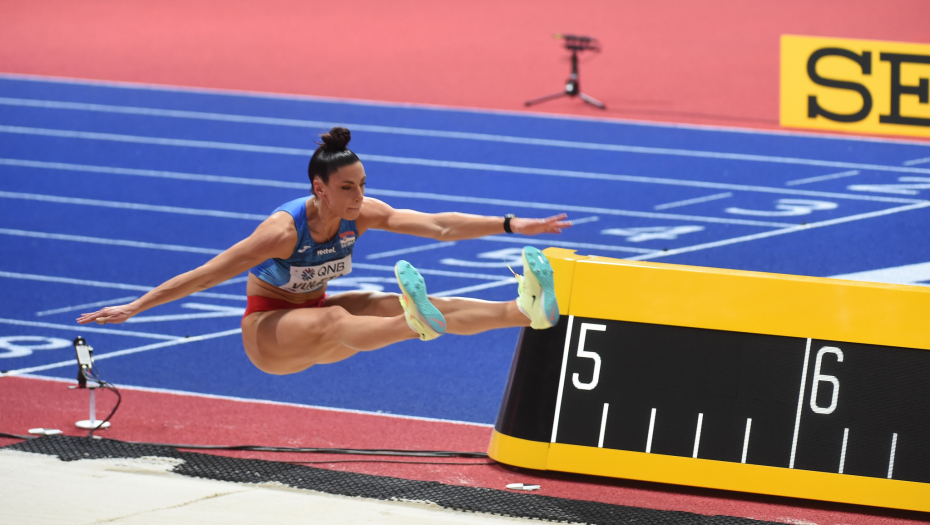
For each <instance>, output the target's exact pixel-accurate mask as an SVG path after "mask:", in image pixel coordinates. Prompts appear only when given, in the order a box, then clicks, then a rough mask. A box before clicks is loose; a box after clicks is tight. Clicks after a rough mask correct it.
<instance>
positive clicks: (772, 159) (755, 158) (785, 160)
mask: <svg viewBox="0 0 930 525" xmlns="http://www.w3.org/2000/svg"><path fill="white" fill-rule="evenodd" d="M2 100H4V101H5V102H0V103H7V104H8V105H16V104H19V105H26V104H28V103H29V102H31V101H30V99H9V98H6V99H2ZM23 101H25V102H23ZM35 102H36V103H38V104H43V103H44V104H49V105H50V104H58V105H60V106H59V107H60V109H85V110H91V111H106V112H116V113H131V114H140V115H146V116H164V117H180V118H194V119H201V120H219V121H226V122H242V123H255V124H271V125H284V126H296V127H303V128H320V129H326V128H329V127H331V126H332V125H335V124H338V123H335V122H323V121H302V120H296V119H279V118H270V117H252V116H246V115H230V114H223V113H204V112H194V111H179V110H161V109H154V108H138V107H131V106H105V105H102V104H80V103H73V102H72V103H69V102H57V101H35ZM65 105H68V106H71V107H64V106H65ZM77 105H81V106H84V107H75V106H77ZM45 107H51V106H45ZM339 125H347V124H345V123H341V124H339ZM348 126H349V127H352V128H353V129H357V130H359V131H368V132H372V133H391V134H398V135H414V136H429V137H442V138H452V139H459V140H477V141H485V142H495V143H509V144H525V145H532V146H548V147H559V148H572V149H585V150H599V151H612V152H618V153H636V154H644V155H666V156H678V157H694V158H705V159H723V160H739V161H750V162H768V163H778V164H794V165H807V166H835V167H848V166H853V165H854V164H853V163H845V162H836V161H824V160H817V159H803V158H795V157H780V156H773V155H751V154H744V153H727V152H718V151H703V150H689V149H681V148H657V147H648V146H630V145H623V144H603V143H594V142H577V141H569V140H557V139H540V138H529V137H515V136H510V135H492V134H487V133H469V132H458V131H440V130H427V129H416V128H400V127H392V126H371V125H365V124H348ZM4 127H6V128H11V129H14V130H21V129H38V128H22V127H20V126H4ZM0 131H3V129H0ZM10 132H12V133H16V132H19V133H26V132H25V131H10ZM102 135H113V134H102ZM76 138H97V137H76ZM103 140H118V139H103ZM163 140H172V139H163ZM197 142H199V141H197ZM166 144H167V143H166ZM168 145H190V144H181V143H178V144H168ZM195 147H202V146H195ZM224 149H225V148H224ZM285 149H288V150H290V149H291V148H285ZM857 166H869V167H868V168H864V169H876V170H879V171H901V170H908V168H898V167H897V166H882V165H871V164H858V165H857Z"/></svg>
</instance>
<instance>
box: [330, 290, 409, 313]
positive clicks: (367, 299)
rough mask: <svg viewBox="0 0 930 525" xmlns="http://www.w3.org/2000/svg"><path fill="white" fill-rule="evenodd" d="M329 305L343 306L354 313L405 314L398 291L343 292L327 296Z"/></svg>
mask: <svg viewBox="0 0 930 525" xmlns="http://www.w3.org/2000/svg"><path fill="white" fill-rule="evenodd" d="M326 305H327V306H341V307H342V308H345V310H346V311H347V312H349V313H350V314H352V315H373V316H375V317H394V316H395V315H403V313H404V309H403V308H402V307H401V306H400V295H398V294H396V293H386V292H371V291H354V292H342V293H339V294H336V295H329V296H327V297H326Z"/></svg>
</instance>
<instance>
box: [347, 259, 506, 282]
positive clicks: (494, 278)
mask: <svg viewBox="0 0 930 525" xmlns="http://www.w3.org/2000/svg"><path fill="white" fill-rule="evenodd" d="M352 267H353V268H358V269H360V270H377V271H382V272H391V273H393V272H394V267H393V266H386V265H381V264H368V263H353V264H352ZM417 271H418V272H420V273H422V274H424V275H442V276H444V277H465V278H468V279H486V280H488V281H499V280H501V279H502V278H503V277H504V276H502V275H490V274H487V273H468V272H450V271H448V270H431V269H429V268H417Z"/></svg>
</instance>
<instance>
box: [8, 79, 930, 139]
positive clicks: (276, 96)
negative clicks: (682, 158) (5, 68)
mask: <svg viewBox="0 0 930 525" xmlns="http://www.w3.org/2000/svg"><path fill="white" fill-rule="evenodd" d="M0 79H3V80H9V81H19V82H40V83H45V84H64V85H80V86H100V87H106V88H109V89H121V90H130V91H157V92H161V93H193V94H197V95H214V96H219V97H235V98H252V99H264V100H288V101H298V102H314V103H318V104H342V105H348V106H362V107H379V108H401V109H413V110H419V111H440V112H451V113H459V114H461V113H465V114H478V115H503V116H508V117H517V118H524V119H544V120H556V121H569V122H587V123H596V124H605V123H606V124H620V125H627V126H637V127H647V128H664V129H689V130H696V131H712V132H718V133H738V134H741V135H765V136H774V137H802V138H807V139H816V140H841V141H844V142H873V143H879V144H907V145H910V146H920V147H926V146H927V143H926V142H924V141H921V140H909V139H891V138H885V137H867V136H861V137H857V136H851V135H848V134H839V133H837V134H831V133H825V132H804V131H797V130H790V131H789V130H783V129H778V130H774V129H753V128H741V127H733V126H721V125H712V124H684V123H672V122H656V121H649V120H634V119H623V118H607V117H602V116H598V117H586V116H579V115H557V114H554V113H542V112H533V111H525V110H520V111H513V110H502V109H485V108H482V109H478V108H468V107H458V106H444V105H440V104H413V103H409V102H385V101H381V100H365V99H351V98H338V97H323V96H314V95H295V94H291V93H269V92H266V91H248V90H235V89H220V88H203V87H190V86H172V85H167V84H146V83H142V82H120V81H112V80H88V79H83V78H73V77H56V76H48V75H28V74H20V73H0Z"/></svg>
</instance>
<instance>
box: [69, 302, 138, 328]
mask: <svg viewBox="0 0 930 525" xmlns="http://www.w3.org/2000/svg"><path fill="white" fill-rule="evenodd" d="M132 316H133V312H132V310H131V309H130V308H129V305H128V304H124V305H122V306H107V307H106V308H103V309H101V310H97V311H96V312H94V313H92V314H81V317H78V318H77V322H78V324H87V323H92V322H94V321H96V322H97V324H119V323H122V322H123V321H125V320H126V319H129V318H130V317H132Z"/></svg>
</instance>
